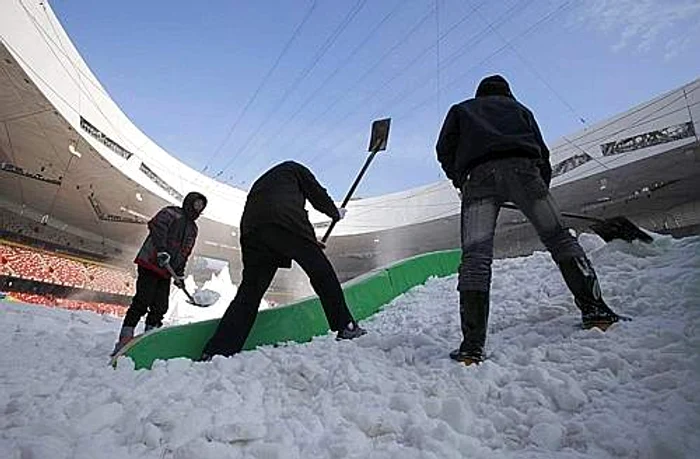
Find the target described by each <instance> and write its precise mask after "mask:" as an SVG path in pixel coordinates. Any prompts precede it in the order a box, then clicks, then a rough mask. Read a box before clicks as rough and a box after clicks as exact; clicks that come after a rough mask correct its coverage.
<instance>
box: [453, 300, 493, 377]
mask: <svg viewBox="0 0 700 459" xmlns="http://www.w3.org/2000/svg"><path fill="white" fill-rule="evenodd" d="M459 317H460V320H461V322H462V335H463V336H464V340H463V341H462V344H461V345H460V346H459V349H455V350H454V351H452V352H450V358H452V359H453V360H457V361H459V362H463V363H466V364H467V365H470V364H472V363H479V362H481V361H482V360H483V357H484V344H485V343H486V328H487V326H488V322H489V292H481V291H478V290H465V291H463V292H459Z"/></svg>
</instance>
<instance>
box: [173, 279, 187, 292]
mask: <svg viewBox="0 0 700 459" xmlns="http://www.w3.org/2000/svg"><path fill="white" fill-rule="evenodd" d="M173 284H175V287H177V288H179V289H184V288H185V279H184V278H182V277H173Z"/></svg>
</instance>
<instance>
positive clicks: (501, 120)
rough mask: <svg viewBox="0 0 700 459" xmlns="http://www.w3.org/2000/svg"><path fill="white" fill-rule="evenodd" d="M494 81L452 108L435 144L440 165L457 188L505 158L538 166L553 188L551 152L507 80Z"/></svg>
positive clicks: (529, 113)
mask: <svg viewBox="0 0 700 459" xmlns="http://www.w3.org/2000/svg"><path fill="white" fill-rule="evenodd" d="M491 79H492V80H489V79H486V80H485V83H484V82H482V84H481V85H480V87H479V89H478V90H477V93H476V96H475V97H474V98H473V99H467V100H465V101H463V102H460V103H458V104H456V105H453V106H452V108H450V111H449V112H448V114H447V118H446V120H445V124H444V125H443V128H442V131H441V132H440V137H439V139H438V143H437V152H438V160H439V161H440V163H441V164H442V166H443V168H444V169H445V171H446V172H447V173H448V177H449V178H450V179H451V180H452V181H453V183H454V184H455V187H457V188H460V187H461V185H462V184H463V183H464V180H465V179H466V177H467V175H468V174H469V173H470V172H471V170H473V169H474V168H475V167H476V166H478V165H479V164H482V163H484V162H487V161H492V160H495V159H499V158H506V157H525V158H532V159H535V160H538V161H539V162H540V163H541V165H540V169H541V172H542V175H543V178H544V180H545V182H547V183H549V175H550V174H551V172H550V171H551V167H550V166H549V150H548V148H547V146H546V144H545V143H544V140H543V139H542V134H541V133H540V130H539V127H538V126H537V122H536V121H535V118H534V116H533V115H532V112H531V111H530V110H529V109H528V108H527V107H525V106H524V105H523V104H521V103H520V102H518V101H517V100H516V99H515V98H514V97H513V95H512V93H511V92H510V88H509V87H508V85H507V83H506V82H505V80H503V81H502V82H501V80H499V79H498V77H491Z"/></svg>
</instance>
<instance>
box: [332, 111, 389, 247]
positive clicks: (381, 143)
mask: <svg viewBox="0 0 700 459" xmlns="http://www.w3.org/2000/svg"><path fill="white" fill-rule="evenodd" d="M390 125H391V118H385V119H383V120H374V121H373V122H372V132H371V134H370V139H369V149H368V150H367V151H369V152H370V155H369V156H368V157H367V160H366V161H365V164H364V166H362V169H360V172H359V173H358V174H357V177H355V181H354V182H353V184H352V186H351V187H350V190H348V194H347V195H345V199H343V203H342V204H341V205H340V208H341V209H344V208H345V206H346V205H347V204H348V202H349V201H350V198H352V195H353V193H354V192H355V190H356V189H357V185H359V184H360V180H362V176H363V175H365V172H367V168H368V167H369V165H370V163H371V162H372V160H373V159H374V157H375V155H376V154H377V153H378V152H380V151H382V150H386V144H387V142H388V140H389V126H390ZM336 223H338V221H337V220H336V221H333V222H331V226H329V227H328V230H326V234H324V235H323V237H322V238H321V243H322V244H325V243H326V241H327V240H328V237H329V236H330V235H331V231H333V228H334V227H335V224H336Z"/></svg>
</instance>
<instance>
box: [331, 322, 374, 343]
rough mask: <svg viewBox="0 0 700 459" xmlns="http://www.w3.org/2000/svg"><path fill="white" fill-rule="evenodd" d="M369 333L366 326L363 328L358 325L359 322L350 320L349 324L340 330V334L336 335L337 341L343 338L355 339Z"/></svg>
mask: <svg viewBox="0 0 700 459" xmlns="http://www.w3.org/2000/svg"><path fill="white" fill-rule="evenodd" d="M366 333H367V330H365V329H364V328H361V327H360V326H359V325H357V322H354V321H353V322H348V324H347V325H346V326H345V328H343V329H342V330H340V331H339V332H338V335H337V336H336V337H335V339H336V341H340V340H341V339H355V338H359V337H360V336H362V335H365V334H366Z"/></svg>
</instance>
